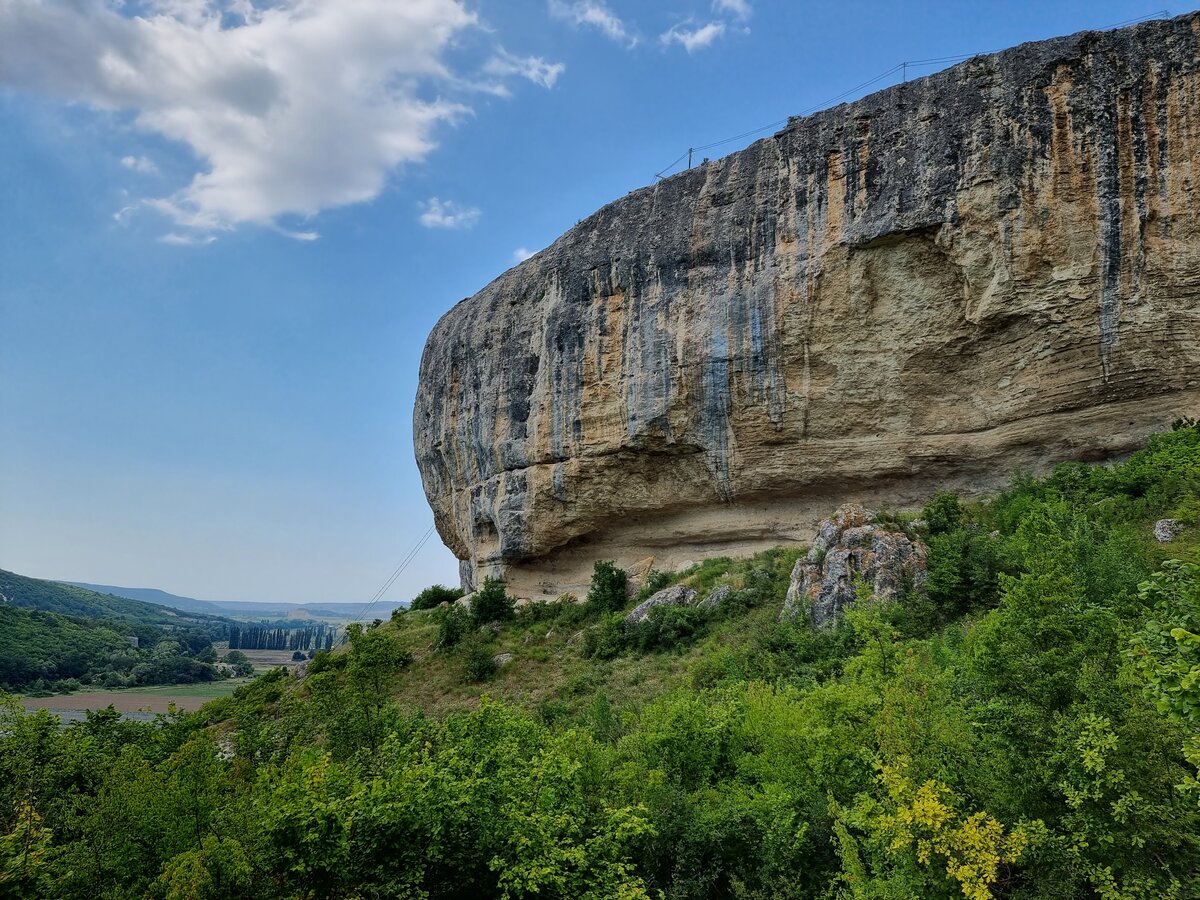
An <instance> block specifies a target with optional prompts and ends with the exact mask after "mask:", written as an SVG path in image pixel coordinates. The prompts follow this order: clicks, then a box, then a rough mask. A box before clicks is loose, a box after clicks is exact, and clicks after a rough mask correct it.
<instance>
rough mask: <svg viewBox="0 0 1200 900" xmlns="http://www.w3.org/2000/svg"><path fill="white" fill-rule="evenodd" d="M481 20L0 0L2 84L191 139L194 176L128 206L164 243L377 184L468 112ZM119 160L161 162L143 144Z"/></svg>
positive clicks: (305, 1)
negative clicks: (466, 47)
mask: <svg viewBox="0 0 1200 900" xmlns="http://www.w3.org/2000/svg"><path fill="white" fill-rule="evenodd" d="M135 7H136V12H137V15H134V14H133V12H134V11H135V10H134V8H135ZM471 30H479V31H480V32H481V33H486V32H485V31H484V29H483V28H482V26H481V25H480V23H479V20H478V17H477V15H476V14H475V13H474V12H472V11H471V10H469V9H468V8H467V4H466V3H465V2H464V0H419V2H418V0H405V2H397V0H254V2H251V0H142V2H140V3H138V4H122V3H121V2H117V0H112V2H91V0H88V2H69V3H59V2H41V0H0V33H2V34H3V35H4V41H3V43H4V52H3V53H2V54H0V88H3V87H9V88H16V89H19V90H27V91H34V92H42V93H46V94H51V95H54V96H58V97H62V98H65V99H67V100H70V101H74V102H83V103H87V104H89V105H91V106H92V107H94V108H96V109H100V110H105V111H112V112H118V111H129V112H132V113H133V115H134V122H135V123H136V125H137V126H138V127H139V128H141V129H143V130H145V131H147V132H150V133H153V134H156V135H159V136H162V137H165V138H167V139H169V140H171V141H175V142H178V143H180V144H182V145H184V146H186V147H188V148H189V149H190V150H191V151H192V153H193V154H194V156H195V157H196V159H197V160H198V163H197V166H196V171H195V173H194V176H193V177H192V178H191V181H190V183H189V184H187V185H185V186H183V187H182V188H180V189H179V190H177V191H175V192H174V193H171V194H168V195H166V196H160V197H152V198H143V199H142V200H141V201H138V202H131V203H129V204H128V205H129V206H130V207H132V208H135V209H149V210H155V211H157V212H159V213H162V214H164V215H166V216H167V217H169V219H170V220H171V222H172V224H173V226H174V230H173V231H172V232H171V234H169V235H166V236H165V237H164V240H167V242H168V243H180V242H181V240H180V239H181V238H183V237H185V236H186V234H187V233H192V232H195V233H197V234H204V235H210V236H211V235H213V234H215V233H217V232H220V231H227V230H229V229H231V228H233V227H235V226H237V225H240V224H242V223H256V224H259V225H266V226H277V225H278V224H279V222H280V220H281V219H286V218H288V217H300V218H309V217H311V216H313V215H315V214H317V213H319V212H320V211H321V210H325V209H330V208H334V207H339V206H345V205H348V204H354V203H361V202H365V201H369V200H371V199H373V198H375V197H376V196H378V195H379V193H380V191H381V190H383V187H384V185H385V184H386V182H387V179H388V178H389V176H390V175H391V174H392V173H393V172H394V171H396V170H397V169H400V168H402V167H403V166H404V165H406V164H410V163H414V162H418V161H420V160H422V159H424V158H425V157H426V156H427V155H428V154H429V153H430V151H431V150H432V149H433V148H434V147H435V146H436V141H435V137H436V131H437V129H438V127H439V126H441V125H443V124H445V123H451V122H454V121H456V120H458V119H459V118H460V117H462V116H463V115H465V114H466V113H468V112H469V109H468V108H467V106H465V105H464V103H463V102H460V101H459V100H456V99H455V98H454V93H455V91H461V92H463V93H464V94H467V93H469V92H470V91H471V88H470V87H469V86H468V82H467V81H466V80H465V79H463V78H461V77H460V76H458V75H457V74H456V73H455V72H454V71H452V69H451V66H450V63H449V61H448V59H447V56H448V51H449V49H450V48H451V47H452V46H455V45H457V41H458V39H459V36H460V35H461V34H462V33H464V32H467V31H471ZM492 54H494V60H495V61H494V63H492V70H491V75H492V76H494V77H495V78H497V79H502V78H507V77H521V78H528V79H529V80H531V81H534V82H535V83H538V84H543V85H545V86H547V87H549V86H550V85H552V84H553V83H554V81H555V80H556V79H557V78H558V76H559V75H560V74H561V73H562V65H561V64H560V63H549V62H546V61H545V60H542V59H540V58H538V57H528V58H521V57H517V56H513V55H511V54H508V53H506V52H505V51H504V50H503V49H502V48H499V47H496V48H495V49H494V50H493V51H492ZM492 85H493V86H494V87H495V88H496V90H494V91H493V92H494V93H506V89H505V88H504V86H503V82H502V81H495V82H493V83H492ZM122 164H123V165H125V166H126V167H127V168H129V169H130V170H131V171H135V172H143V173H149V172H151V171H153V162H151V161H150V160H148V159H146V158H145V157H140V156H137V155H130V156H129V157H127V158H125V159H124V160H122ZM130 211H131V210H128V209H127V210H125V211H123V215H128V214H129V212H130ZM460 220H461V219H456V221H460ZM282 230H283V231H284V233H289V234H291V236H293V237H297V238H299V239H302V240H308V239H311V237H315V232H312V231H307V230H305V231H298V232H297V231H291V232H289V231H287V229H286V228H285V229H282Z"/></svg>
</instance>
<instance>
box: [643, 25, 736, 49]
mask: <svg viewBox="0 0 1200 900" xmlns="http://www.w3.org/2000/svg"><path fill="white" fill-rule="evenodd" d="M724 33H725V23H724V22H709V23H708V24H707V25H700V26H698V27H695V28H693V27H691V25H690V23H687V22H682V23H680V24H678V25H672V26H671V27H670V28H669V29H667V30H666V31H664V32H663V33H662V34H660V35H659V36H658V39H659V40H660V41H662V42H663V44H664V45H666V46H670V45H671V44H679V45H680V46H682V47H683V48H684V49H685V50H687V52H688V53H693V52H695V51H696V50H703V49H704V48H705V47H707V46H709V45H710V44H712V42H713V41H715V40H716V39H717V38H719V37H720V36H721V35H723V34H724Z"/></svg>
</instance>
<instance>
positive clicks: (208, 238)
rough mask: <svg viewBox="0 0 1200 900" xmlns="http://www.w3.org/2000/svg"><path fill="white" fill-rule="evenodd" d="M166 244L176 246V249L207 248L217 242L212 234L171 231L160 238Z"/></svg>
mask: <svg viewBox="0 0 1200 900" xmlns="http://www.w3.org/2000/svg"><path fill="white" fill-rule="evenodd" d="M159 240H160V241H162V242H163V243H164V244H174V245H175V246H176V247H205V246H207V245H209V244H211V243H212V242H213V241H215V240H216V238H215V237H213V236H212V235H211V234H180V233H179V232H177V231H171V232H168V233H167V234H164V235H163V236H162V237H160V238H159Z"/></svg>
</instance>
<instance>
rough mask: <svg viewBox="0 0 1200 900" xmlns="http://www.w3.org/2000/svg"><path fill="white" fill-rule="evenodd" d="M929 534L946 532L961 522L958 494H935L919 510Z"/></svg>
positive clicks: (961, 511) (960, 506) (961, 512)
mask: <svg viewBox="0 0 1200 900" xmlns="http://www.w3.org/2000/svg"><path fill="white" fill-rule="evenodd" d="M921 518H922V519H924V520H925V524H926V526H927V527H928V528H929V533H930V534H931V535H935V534H946V533H947V532H949V531H953V530H955V529H956V528H958V527H959V526H960V525H961V524H962V520H963V508H962V504H961V503H959V502H958V496H957V495H956V494H950V493H945V492H943V493H940V494H935V495H934V497H933V499H932V500H930V501H929V502H928V503H926V504H925V508H924V509H923V510H922V511H921Z"/></svg>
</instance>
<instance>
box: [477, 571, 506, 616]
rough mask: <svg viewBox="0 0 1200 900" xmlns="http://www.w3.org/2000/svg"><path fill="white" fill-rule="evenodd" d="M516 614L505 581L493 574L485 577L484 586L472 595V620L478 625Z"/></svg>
mask: <svg viewBox="0 0 1200 900" xmlns="http://www.w3.org/2000/svg"><path fill="white" fill-rule="evenodd" d="M513 614H514V608H513V598H512V597H510V596H508V591H506V590H505V589H504V582H503V581H497V580H496V579H495V578H492V577H491V576H489V577H487V578H485V579H483V586H482V587H481V588H480V589H479V590H478V591H477V592H476V593H475V595H474V596H473V597H471V621H472V622H473V623H474V624H475V625H476V626H478V625H487V624H489V623H491V622H503V621H505V620H507V619H511V618H512V617H513Z"/></svg>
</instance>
